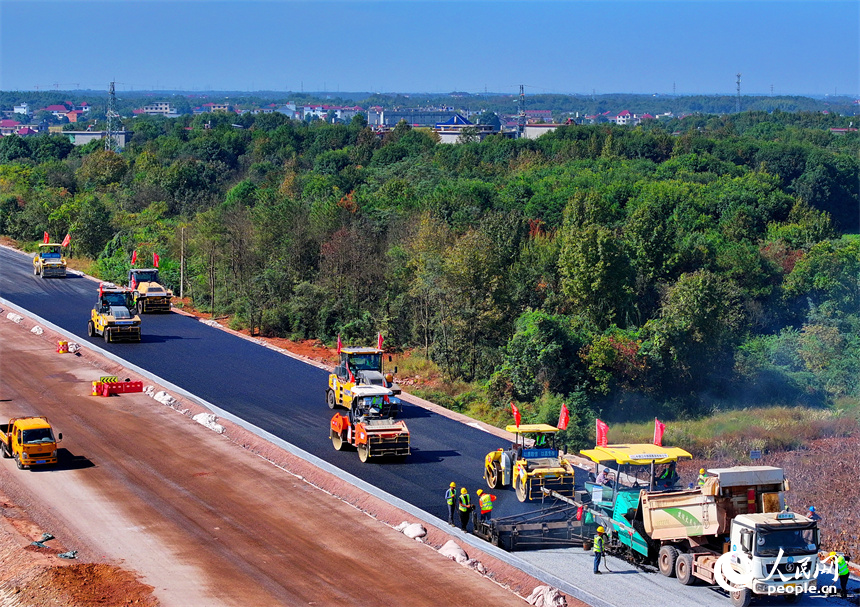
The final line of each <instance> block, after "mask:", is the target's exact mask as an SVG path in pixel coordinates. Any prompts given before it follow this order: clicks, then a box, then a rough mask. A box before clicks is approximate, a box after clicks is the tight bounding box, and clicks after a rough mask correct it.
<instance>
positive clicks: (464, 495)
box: [457, 487, 472, 531]
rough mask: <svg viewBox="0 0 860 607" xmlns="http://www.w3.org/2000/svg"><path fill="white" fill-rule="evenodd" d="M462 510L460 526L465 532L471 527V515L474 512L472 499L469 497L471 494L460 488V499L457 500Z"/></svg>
mask: <svg viewBox="0 0 860 607" xmlns="http://www.w3.org/2000/svg"><path fill="white" fill-rule="evenodd" d="M457 501H458V504H459V506H458V507H459V508H460V526H462V527H463V531H467V530H468V529H467V527H468V526H469V513H470V512H471V511H472V498H470V497H469V492H468V491H466V488H465V487H461V488H460V497H459V498H457Z"/></svg>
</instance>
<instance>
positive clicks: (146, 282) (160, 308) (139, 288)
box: [128, 268, 173, 314]
mask: <svg viewBox="0 0 860 607" xmlns="http://www.w3.org/2000/svg"><path fill="white" fill-rule="evenodd" d="M128 286H129V288H130V289H131V296H132V307H133V308H135V310H136V312H137V313H138V314H146V313H149V312H170V300H171V299H172V298H173V291H171V290H170V289H168V288H166V287H164V286H163V285H162V284H161V283H160V282H159V279H158V270H157V269H156V268H147V269H142V270H136V269H132V270H129V272H128Z"/></svg>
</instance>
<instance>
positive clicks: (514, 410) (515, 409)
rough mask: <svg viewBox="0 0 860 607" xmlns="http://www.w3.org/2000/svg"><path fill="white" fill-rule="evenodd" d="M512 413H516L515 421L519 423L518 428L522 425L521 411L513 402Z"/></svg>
mask: <svg viewBox="0 0 860 607" xmlns="http://www.w3.org/2000/svg"><path fill="white" fill-rule="evenodd" d="M511 411H513V412H514V421H515V422H517V426H519V425H520V410H519V409H517V406H516V405H515V404H514V401H511Z"/></svg>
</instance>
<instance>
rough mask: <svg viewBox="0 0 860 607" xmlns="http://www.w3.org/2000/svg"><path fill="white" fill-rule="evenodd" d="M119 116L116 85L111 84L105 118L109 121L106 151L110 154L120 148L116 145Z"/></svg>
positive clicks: (106, 134)
mask: <svg viewBox="0 0 860 607" xmlns="http://www.w3.org/2000/svg"><path fill="white" fill-rule="evenodd" d="M119 117H120V116H119V114H118V113H117V111H116V93H115V92H114V83H113V82H111V83H110V91H109V92H108V106H107V113H106V115H105V118H106V119H107V132H106V133H105V150H107V151H108V152H117V151H119V150H118V148H119V146H118V145H117V143H116V132H117V130H118V126H119Z"/></svg>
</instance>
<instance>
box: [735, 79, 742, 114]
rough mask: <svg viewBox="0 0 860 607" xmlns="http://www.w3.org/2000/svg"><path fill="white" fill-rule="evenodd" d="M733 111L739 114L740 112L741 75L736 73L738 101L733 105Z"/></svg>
mask: <svg viewBox="0 0 860 607" xmlns="http://www.w3.org/2000/svg"><path fill="white" fill-rule="evenodd" d="M735 111H736V112H738V113H739V114H740V112H741V74H740V72H738V101H737V103H736V104H735Z"/></svg>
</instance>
